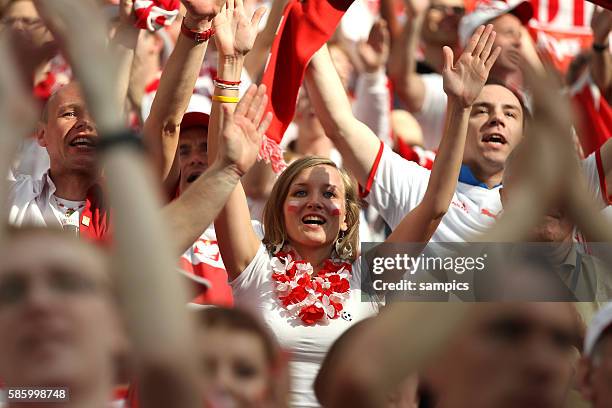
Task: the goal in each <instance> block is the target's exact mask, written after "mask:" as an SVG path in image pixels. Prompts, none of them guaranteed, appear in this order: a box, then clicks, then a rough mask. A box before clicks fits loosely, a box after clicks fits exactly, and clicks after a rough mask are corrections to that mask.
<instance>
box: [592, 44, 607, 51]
mask: <svg viewBox="0 0 612 408" xmlns="http://www.w3.org/2000/svg"><path fill="white" fill-rule="evenodd" d="M608 48H610V44H609V43H607V42H606V43H604V44H595V43H593V51H595V52H604V51H605V50H607V49H608Z"/></svg>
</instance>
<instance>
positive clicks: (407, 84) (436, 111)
mask: <svg viewBox="0 0 612 408" xmlns="http://www.w3.org/2000/svg"><path fill="white" fill-rule="evenodd" d="M413 8H414V7H413ZM415 12H416V10H415ZM415 12H413V13H412V14H410V12H408V13H407V15H408V18H409V24H408V25H407V26H406V28H405V32H404V36H405V42H406V44H407V45H406V46H404V47H397V49H396V50H397V51H396V52H397V53H396V60H397V61H398V62H397V63H398V65H399V66H401V70H399V71H398V72H396V74H395V78H394V81H395V82H396V86H397V92H398V95H399V97H400V98H401V100H402V102H403V103H404V104H405V105H406V107H407V109H408V110H409V111H410V112H413V114H414V115H415V118H416V119H417V121H418V122H419V124H420V125H421V127H422V128H423V140H424V143H425V147H426V148H428V149H436V148H437V147H438V143H439V142H440V138H441V137H442V132H443V131H444V128H443V126H444V114H445V112H446V94H445V93H444V89H443V88H442V76H441V75H440V72H441V71H442V62H441V61H442V56H441V53H440V54H439V55H438V57H437V58H432V57H433V56H435V55H437V54H436V53H434V52H432V51H430V52H429V53H427V56H428V57H429V58H430V59H431V60H432V61H435V62H437V64H435V66H434V69H435V70H436V71H435V72H433V73H429V74H423V75H421V74H418V73H417V72H416V51H417V45H418V43H417V39H418V35H419V32H418V31H415V30H418V28H420V26H421V24H422V20H423V15H424V13H426V9H423V10H421V14H418V13H417V14H415ZM532 15H533V8H532V6H531V3H530V2H528V1H524V0H512V1H508V2H505V1H499V0H495V1H482V2H480V3H479V4H478V5H477V7H476V9H475V10H474V11H473V12H471V13H470V14H467V15H465V16H463V17H462V18H461V21H460V23H459V27H458V37H459V44H457V45H458V47H459V48H461V47H465V45H466V43H467V41H468V39H469V38H470V36H471V35H472V34H473V33H474V31H475V30H476V28H477V27H478V26H480V25H481V24H489V23H490V24H493V27H494V30H495V32H496V33H497V36H496V38H495V42H494V47H497V46H500V47H501V48H502V52H501V54H500V56H499V58H498V59H497V61H496V62H495V64H494V65H493V68H491V74H490V77H491V78H497V79H500V80H503V81H505V82H508V81H511V83H513V84H514V83H520V81H518V82H517V80H518V79H520V76H521V73H520V67H519V60H520V56H521V54H523V49H522V47H523V45H522V39H521V38H522V37H521V36H522V32H523V25H525V24H526V23H527V22H528V21H529V19H531V17H532ZM415 27H418V28H415ZM442 45H450V44H449V43H448V42H447V43H443V44H442ZM442 45H438V49H437V50H436V51H437V52H438V53H439V51H440V48H441V47H442Z"/></svg>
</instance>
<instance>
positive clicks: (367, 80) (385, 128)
mask: <svg viewBox="0 0 612 408" xmlns="http://www.w3.org/2000/svg"><path fill="white" fill-rule="evenodd" d="M357 51H358V55H359V59H360V60H361V65H362V66H363V68H364V70H363V72H360V73H359V77H358V78H357V85H356V89H355V101H354V102H353V112H354V113H355V117H356V118H357V119H359V120H360V121H362V122H363V123H365V124H366V125H368V127H369V128H370V129H372V131H373V132H374V134H376V135H377V136H378V137H379V138H380V140H382V141H383V142H384V143H385V144H387V145H389V146H393V140H392V139H391V109H390V108H391V107H390V101H391V98H390V93H389V87H388V86H387V75H386V74H385V66H386V65H387V60H388V59H389V30H388V29H387V23H385V21H384V20H378V21H377V22H376V23H374V25H373V26H372V29H371V30H370V34H369V36H368V40H367V41H361V42H360V43H359V44H358V48H357Z"/></svg>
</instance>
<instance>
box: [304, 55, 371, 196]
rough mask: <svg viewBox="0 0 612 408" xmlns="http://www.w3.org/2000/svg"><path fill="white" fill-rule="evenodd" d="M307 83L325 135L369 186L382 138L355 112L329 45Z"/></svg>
mask: <svg viewBox="0 0 612 408" xmlns="http://www.w3.org/2000/svg"><path fill="white" fill-rule="evenodd" d="M304 83H305V84H306V89H307V90H308V97H309V98H310V102H311V103H312V106H313V108H314V110H315V113H316V115H317V117H318V118H319V120H320V121H321V125H322V126H323V129H324V130H325V134H326V135H327V137H329V138H330V139H331V140H332V141H333V142H334V145H335V146H336V148H337V149H338V150H339V151H340V153H341V154H342V158H343V160H344V165H345V166H346V167H347V168H348V169H349V170H350V171H351V172H352V173H353V175H354V176H355V177H356V178H357V181H359V183H361V184H362V185H365V184H366V183H367V179H368V174H369V172H370V169H371V168H372V165H373V164H374V160H375V159H376V155H377V153H378V149H379V148H380V140H379V139H378V137H377V136H376V135H375V134H374V133H373V132H372V131H371V130H370V128H368V127H367V126H366V125H365V124H363V123H361V122H360V121H359V120H357V119H356V118H355V116H354V115H353V111H352V108H351V103H350V102H349V99H348V96H347V95H346V91H345V90H344V87H343V86H342V82H340V77H339V76H338V73H337V72H336V69H335V68H334V63H333V62H332V60H331V57H330V55H329V51H328V50H327V46H326V45H324V46H323V47H321V49H320V50H319V51H317V52H316V53H315V55H314V56H313V57H312V59H311V60H310V63H309V64H308V68H307V69H306V76H305V82H304Z"/></svg>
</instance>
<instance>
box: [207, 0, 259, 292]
mask: <svg viewBox="0 0 612 408" xmlns="http://www.w3.org/2000/svg"><path fill="white" fill-rule="evenodd" d="M263 12H264V10H263V9H258V10H256V11H255V14H254V15H253V17H252V18H251V19H249V18H247V16H246V14H245V11H244V7H243V4H242V0H236V1H235V2H234V0H228V1H227V3H226V5H225V7H224V9H223V10H222V11H221V13H219V15H218V16H217V17H215V21H214V26H215V29H216V31H217V34H216V36H215V43H216V45H217V51H218V52H219V67H218V72H217V76H218V77H219V79H220V80H222V81H224V82H225V83H226V84H227V83H232V82H233V83H237V82H238V81H240V74H241V72H242V66H243V62H244V56H245V55H246V53H247V52H248V51H249V50H250V49H251V47H252V46H253V42H254V41H255V37H256V35H257V25H258V23H259V19H260V18H261V16H262V15H263ZM221 86H223V87H220V86H215V96H213V106H212V113H211V117H210V124H209V128H208V161H209V163H213V162H214V161H215V159H216V157H217V149H218V138H219V129H220V124H221V123H224V122H225V119H224V116H225V115H227V114H228V113H230V112H231V111H232V110H233V109H234V107H235V108H236V112H235V113H234V115H238V116H245V117H247V118H248V119H249V120H251V121H252V122H254V123H259V121H260V120H261V118H262V117H263V114H264V111H265V108H266V103H267V97H266V96H265V86H260V87H256V86H251V87H250V88H249V90H248V91H247V93H246V95H245V96H244V97H243V98H253V103H251V104H250V106H249V107H248V108H247V106H246V105H245V104H242V103H240V104H238V105H237V106H236V104H235V103H232V102H223V101H222V100H219V98H221V99H223V100H225V101H232V98H234V100H235V99H237V98H238V89H237V87H232V86H231V85H230V86H229V87H228V86H227V85H223V84H221ZM225 98H229V99H225ZM268 119H270V118H269V116H268ZM264 122H265V121H264ZM250 225H251V216H250V213H249V207H248V206H247V201H246V196H245V194H244V190H243V188H242V184H241V183H238V184H237V186H236V188H235V189H234V191H233V192H232V193H231V194H230V196H229V198H228V200H227V203H226V204H225V207H224V208H223V210H221V212H220V213H219V215H218V217H217V219H216V220H215V230H216V233H217V241H218V243H219V250H220V252H221V256H222V257H223V263H224V265H225V269H226V270H227V274H228V276H229V278H230V279H232V280H233V279H235V278H236V277H238V275H240V273H242V271H243V270H244V269H245V268H246V267H247V266H248V264H249V263H250V262H251V261H252V260H253V258H254V257H255V255H256V254H257V250H258V248H259V246H260V244H261V241H260V239H259V238H258V237H257V235H256V234H255V232H254V231H253V229H252V228H251V226H250Z"/></svg>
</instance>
